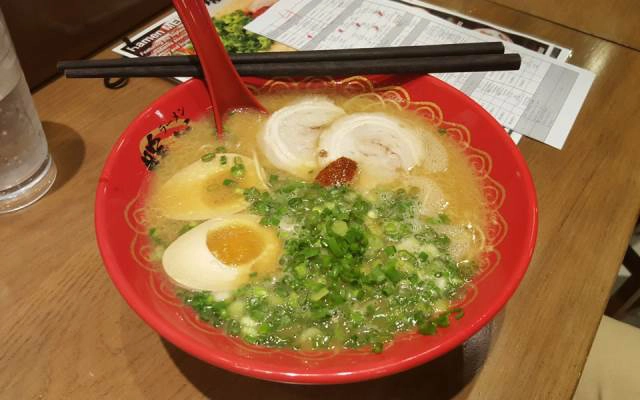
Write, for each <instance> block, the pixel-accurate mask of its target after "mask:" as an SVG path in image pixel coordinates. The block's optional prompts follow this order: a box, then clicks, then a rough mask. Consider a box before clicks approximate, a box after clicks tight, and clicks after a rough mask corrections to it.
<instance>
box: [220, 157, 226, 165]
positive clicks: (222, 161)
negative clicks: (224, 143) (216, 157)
mask: <svg viewBox="0 0 640 400" xmlns="http://www.w3.org/2000/svg"><path fill="white" fill-rule="evenodd" d="M220 165H227V156H220Z"/></svg>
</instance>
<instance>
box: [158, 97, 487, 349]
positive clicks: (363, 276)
mask: <svg viewBox="0 0 640 400" xmlns="http://www.w3.org/2000/svg"><path fill="white" fill-rule="evenodd" d="M259 101H260V102H261V103H262V104H263V105H264V106H265V107H266V108H267V110H268V111H269V114H261V113H258V112H254V111H241V112H236V113H234V114H232V115H231V116H230V117H228V119H227V120H226V123H225V134H224V136H225V139H224V141H220V140H218V139H217V138H216V135H215V133H214V132H215V130H214V128H213V127H212V125H211V123H210V122H209V118H207V119H206V120H202V121H200V122H198V123H196V124H194V125H192V129H191V130H190V131H189V132H188V133H186V134H184V135H181V136H180V137H176V138H173V139H171V142H170V143H169V144H168V149H169V150H168V151H167V152H166V154H165V155H164V156H163V158H162V159H161V160H160V162H159V164H158V165H157V166H156V168H155V169H154V170H153V174H152V175H153V178H152V184H151V189H150V196H149V199H148V201H147V206H146V220H147V221H148V224H149V225H148V228H149V235H150V237H151V240H152V241H153V242H154V243H155V245H156V247H157V249H156V253H155V254H156V256H157V257H156V258H157V261H158V263H159V264H160V263H161V265H162V268H163V270H164V271H165V272H166V274H167V275H168V276H169V278H170V279H171V280H172V281H173V282H174V283H175V285H176V287H177V288H178V290H177V291H178V294H179V296H180V297H181V298H182V299H183V301H184V302H185V303H186V304H187V305H188V306H190V307H192V308H193V310H195V312H196V313H197V314H198V316H199V318H200V319H201V320H202V321H206V322H207V323H210V324H212V325H214V326H217V327H220V328H222V329H224V330H225V331H226V332H227V333H228V334H230V335H233V336H237V337H240V338H242V339H243V340H245V341H247V342H249V343H253V344H258V345H263V346H270V347H286V348H293V349H302V350H313V349H341V348H359V347H363V346H370V347H368V348H370V349H371V350H372V351H374V352H380V351H382V350H383V347H384V344H385V343H387V342H389V341H391V340H392V339H393V337H394V335H395V334H397V333H399V332H403V331H411V330H417V331H418V332H419V333H422V334H433V333H435V331H436V329H437V328H438V327H445V326H448V325H449V323H450V319H451V318H459V317H461V316H462V310H460V309H457V308H456V307H455V306H452V304H455V302H456V300H459V299H460V296H461V295H463V293H462V290H461V289H462V288H463V286H464V285H465V283H466V282H467V281H468V280H469V279H470V278H471V277H472V275H473V274H474V270H475V266H476V265H477V262H478V259H479V257H480V255H481V253H482V252H483V251H484V250H486V249H484V248H483V246H484V241H483V238H484V234H483V231H484V229H485V225H486V222H487V221H486V218H487V213H486V210H485V205H484V198H483V195H482V191H481V187H480V184H479V178H478V177H477V176H476V175H475V174H474V172H473V169H472V168H471V166H470V163H469V160H468V159H467V158H466V156H465V154H464V153H463V151H462V150H461V149H460V148H459V147H458V146H457V144H456V143H455V142H454V141H453V140H452V139H450V138H449V137H447V136H446V134H443V133H441V132H439V131H438V130H437V129H436V128H434V127H433V126H430V125H429V124H427V123H426V122H425V120H424V119H422V118H421V117H419V116H418V115H417V114H414V113H413V112H411V111H407V110H399V109H397V108H396V107H391V106H386V108H385V106H384V105H381V104H380V103H379V102H375V101H373V100H371V98H370V97H369V96H356V97H352V98H348V97H340V96H337V95H327V94H322V93H300V92H297V93H289V94H277V95H273V94H272V95H263V96H259Z"/></svg>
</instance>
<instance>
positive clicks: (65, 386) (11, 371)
mask: <svg viewBox="0 0 640 400" xmlns="http://www.w3.org/2000/svg"><path fill="white" fill-rule="evenodd" d="M438 4H441V5H446V6H449V7H451V8H454V9H457V10H459V11H463V12H466V13H470V14H471V15H474V16H476V17H479V18H484V19H487V20H490V21H492V22H496V23H499V24H501V25H504V26H507V27H511V28H513V29H517V30H520V31H523V32H525V33H530V34H534V35H537V36H540V37H543V38H546V39H549V40H553V41H555V42H557V43H559V44H561V45H564V46H567V47H571V48H573V49H574V56H573V58H572V62H573V63H576V64H577V65H580V66H583V67H586V68H589V69H591V70H592V71H594V72H595V73H596V74H597V78H596V81H595V83H594V85H593V87H592V89H591V92H590V94H589V96H588V98H587V101H586V103H585V105H584V107H583V109H582V111H581V113H580V116H579V118H578V120H577V122H576V124H575V126H574V128H573V131H572V133H571V135H570V137H569V140H568V141H567V143H566V145H565V148H564V149H563V150H562V151H558V150H555V149H553V148H551V147H548V146H545V145H543V144H540V143H537V142H535V141H531V140H528V139H524V140H523V141H522V143H521V145H520V149H521V151H522V153H523V154H524V156H525V158H526V160H527V162H528V164H529V167H530V168H531V171H532V174H533V177H534V181H535V184H536V188H537V192H538V199H539V205H540V231H539V240H538V245H537V248H536V251H535V254H534V257H533V261H532V263H531V265H530V268H529V271H528V272H527V275H526V277H525V279H524V281H523V283H522V285H521V286H520V288H519V289H518V291H517V292H516V294H515V296H514V297H513V299H512V300H511V301H510V302H509V304H508V305H507V307H506V309H505V311H504V312H503V313H502V314H501V315H500V316H499V317H498V322H497V323H495V324H494V329H493V331H492V332H489V335H488V337H490V342H491V346H490V347H489V348H488V356H487V358H486V362H485V363H484V365H483V366H482V368H480V370H479V372H478V373H477V374H476V375H475V377H474V378H473V380H472V381H471V383H469V384H466V385H464V382H466V378H465V377H464V376H462V375H465V374H467V373H468V371H469V369H475V367H476V366H471V367H470V366H469V365H468V363H467V361H465V360H466V358H464V357H462V355H460V354H461V353H456V352H453V353H451V355H449V356H448V357H445V358H442V359H440V360H436V361H435V362H433V363H430V364H427V365H426V366H424V367H420V368H416V369H414V370H411V371H408V372H406V373H403V374H399V375H396V376H394V377H389V378H384V379H380V380H377V381H373V382H369V383H362V384H354V385H344V386H340V387H331V386H328V387H306V386H294V385H282V384H276V383H269V382H262V381H258V380H254V379H250V378H245V377H241V376H238V375H234V374H231V373H228V372H226V371H223V370H220V369H217V368H214V367H211V366H209V365H206V364H204V363H202V362H200V361H198V360H196V359H194V358H192V357H190V356H188V355H186V354H185V353H183V352H181V351H180V350H178V349H176V348H175V347H173V346H172V345H170V344H168V343H166V342H164V341H163V340H162V339H160V337H159V336H158V335H157V334H155V333H154V331H152V330H151V329H150V328H149V327H147V326H146V325H145V324H144V323H143V322H142V321H141V320H140V319H139V318H138V317H137V316H136V315H135V314H134V313H133V312H132V311H131V310H130V309H129V308H128V307H127V305H126V303H125V302H124V301H123V300H122V298H121V297H120V295H119V294H118V293H117V291H116V289H115V288H114V286H113V285H112V284H111V282H110V281H109V278H108V277H107V274H106V273H105V272H104V270H103V267H102V261H101V259H100V256H99V254H98V249H97V246H96V242H95V235H94V228H93V199H94V191H95V188H96V184H97V180H98V176H99V173H100V169H101V166H102V164H103V163H104V161H105V158H106V156H107V154H108V152H109V150H110V149H111V146H112V145H113V143H114V141H115V139H116V138H117V136H118V135H119V134H120V133H121V132H122V131H123V129H124V128H125V127H126V126H127V124H128V123H129V122H130V121H131V120H132V119H133V118H134V117H135V116H136V115H137V114H138V113H139V112H141V111H142V110H143V109H144V108H145V107H146V105H147V104H149V103H150V102H151V101H152V100H153V99H155V98H157V97H158V96H160V95H161V94H162V93H164V92H165V91H166V90H168V89H169V88H171V87H172V86H173V85H172V84H171V83H169V82H167V81H163V80H159V79H133V80H131V82H130V83H129V85H128V86H127V87H126V88H124V89H121V90H116V91H111V90H107V89H105V88H103V87H102V82H101V81H99V80H64V79H58V80H56V81H54V82H52V83H51V84H49V85H47V86H46V87H44V88H43V89H41V90H40V91H38V92H37V93H36V94H35V101H36V105H37V107H38V111H39V113H40V116H41V119H42V120H43V121H44V128H45V131H46V133H47V137H48V140H49V144H50V148H51V151H52V153H53V156H54V158H55V160H56V163H57V165H58V169H59V177H58V180H57V182H56V184H55V186H54V188H53V190H52V192H51V193H49V194H48V195H47V196H46V197H45V198H44V199H42V200H41V201H40V202H38V203H36V204H35V205H33V206H32V207H29V208H27V209H26V210H23V211H20V212H17V213H14V214H9V215H2V216H0V243H2V245H1V246H0V315H2V322H1V323H0V365H1V366H2V368H1V369H0V398H7V399H94V398H109V399H197V398H214V399H218V398H219V399H222V398H225V399H234V400H242V399H253V398H278V399H304V398H309V399H321V398H327V397H331V398H334V399H347V398H360V397H366V398H370V399H390V398H398V399H402V398H424V397H427V396H429V397H431V398H450V397H452V396H454V395H455V396H456V398H460V399H491V400H492V399H545V400H546V399H570V398H571V396H572V393H573V391H574V389H575V386H576V384H577V382H578V379H579V376H580V371H581V370H582V367H583V365H584V362H585V359H586V356H587V354H588V351H589V347H590V345H591V342H592V340H593V336H594V333H595V330H596V328H597V326H598V322H599V320H600V317H601V315H602V312H603V310H604V306H605V303H606V301H607V296H608V292H609V290H610V288H611V285H612V282H613V280H614V278H615V275H616V272H617V270H618V266H619V263H620V261H621V259H622V255H623V253H624V249H625V247H626V243H627V240H628V238H629V235H630V233H631V230H632V227H633V224H634V222H635V219H636V217H637V215H638V199H639V198H640V175H639V174H638V173H637V172H636V171H637V169H638V168H640V163H639V162H638V154H640V135H638V134H637V127H638V126H640V109H639V108H640V107H639V103H638V97H637V93H639V92H640V82H639V81H638V80H637V79H636V76H637V75H638V73H639V72H640V53H639V52H637V51H634V50H632V49H630V48H627V47H624V46H619V45H617V44H614V43H611V42H608V41H605V40H603V39H599V38H596V37H593V36H590V35H585V34H583V33H580V32H578V31H575V30H571V29H568V28H566V27H562V26H559V25H556V24H553V23H550V22H548V21H545V20H542V19H538V18H534V17H532V16H531V15H528V14H525V13H521V12H518V11H515V10H513V9H510V8H507V7H502V6H500V5H496V4H495V3H491V2H488V1H485V0H452V1H444V0H442V1H438ZM98 57H112V55H111V54H110V53H109V51H107V50H105V51H103V52H102V53H100V54H99V55H98ZM461 371H462V372H461ZM461 388H462V391H461V392H460V393H458V394H457V395H456V392H457V391H458V390H459V389H461Z"/></svg>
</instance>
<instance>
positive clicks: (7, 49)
mask: <svg viewBox="0 0 640 400" xmlns="http://www.w3.org/2000/svg"><path fill="white" fill-rule="evenodd" d="M55 177H56V167H55V164H54V163H53V160H52V159H51V156H50V154H49V149H48V146H47V139H46V137H45V135H44V132H43V130H42V124H41V123H40V119H39V118H38V114H37V112H36V109H35V107H34V105H33V99H32V98H31V93H30V92H29V87H28V86H27V81H26V80H25V78H24V74H23V72H22V68H20V63H19V62H18V58H17V56H16V53H15V50H14V48H13V43H12V42H11V37H10V36H9V30H8V28H7V24H6V23H5V20H4V16H3V15H2V11H1V10H0V214H2V213H6V212H10V211H15V210H19V209H21V208H23V207H26V206H28V205H30V204H32V203H34V202H35V201H37V200H38V199H40V198H41V197H42V196H44V195H45V193H47V191H48V190H49V189H50V188H51V185H53V181H54V180H55Z"/></svg>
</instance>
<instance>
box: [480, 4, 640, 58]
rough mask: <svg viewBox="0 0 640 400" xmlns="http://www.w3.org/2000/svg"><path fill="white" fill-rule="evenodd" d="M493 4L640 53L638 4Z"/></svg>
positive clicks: (639, 14)
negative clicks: (639, 51)
mask: <svg viewBox="0 0 640 400" xmlns="http://www.w3.org/2000/svg"><path fill="white" fill-rule="evenodd" d="M491 1H492V2H494V3H497V4H501V5H504V6H507V7H510V8H512V9H514V10H519V11H521V12H525V13H528V14H531V15H533V16H536V17H540V18H544V19H547V20H549V21H551V22H555V23H557V24H560V25H564V26H566V27H569V28H572V29H577V30H579V31H582V32H584V33H586V34H589V35H593V36H596V37H599V38H603V39H606V40H609V41H612V42H615V43H618V44H621V45H623V46H628V47H631V48H633V49H635V50H640V31H639V29H640V3H638V1H637V0H610V1H584V0H563V1H557V0H536V1H531V0H491Z"/></svg>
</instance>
